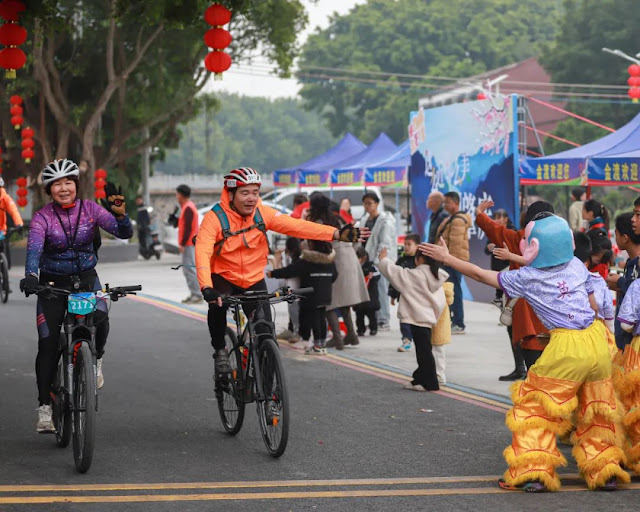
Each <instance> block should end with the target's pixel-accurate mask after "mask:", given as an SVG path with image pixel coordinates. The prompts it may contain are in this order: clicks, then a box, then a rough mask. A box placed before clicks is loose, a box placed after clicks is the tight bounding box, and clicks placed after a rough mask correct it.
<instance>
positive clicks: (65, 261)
mask: <svg viewBox="0 0 640 512" xmlns="http://www.w3.org/2000/svg"><path fill="white" fill-rule="evenodd" d="M56 213H57V215H56ZM78 215H79V216H80V218H79V219H78ZM61 221H62V224H61ZM78 221H79V222H78ZM76 225H77V226H78V229H77V233H76ZM96 226H100V227H101V228H102V229H104V230H105V231H107V232H108V233H111V234H112V235H114V236H116V237H118V238H123V239H125V238H131V236H132V235H133V228H132V227H131V221H130V220H129V217H128V216H125V217H124V218H123V219H122V220H117V219H116V218H115V217H114V216H113V215H112V214H111V213H110V212H108V211H107V210H105V209H104V208H103V207H102V206H100V205H98V204H97V203H94V202H93V201H87V200H79V201H77V202H76V204H75V206H73V207H72V208H68V209H64V208H62V207H61V206H60V205H58V204H55V203H53V202H51V203H49V204H47V205H46V206H44V207H42V208H41V209H40V210H38V211H37V212H36V213H35V214H34V215H33V218H32V219H31V225H30V228H29V240H28V242H27V258H26V264H25V275H29V274H36V275H38V271H42V272H47V273H49V274H61V275H71V274H74V273H77V272H84V271H87V270H91V269H92V268H94V267H95V266H96V263H97V262H98V259H97V258H96V253H95V251H94V250H93V238H94V234H95V230H96ZM74 237H75V239H74ZM69 241H71V247H70V244H69Z"/></svg>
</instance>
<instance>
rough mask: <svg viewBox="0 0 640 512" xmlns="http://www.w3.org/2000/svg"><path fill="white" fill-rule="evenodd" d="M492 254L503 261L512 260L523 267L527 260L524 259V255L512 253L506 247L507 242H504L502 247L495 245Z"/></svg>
mask: <svg viewBox="0 0 640 512" xmlns="http://www.w3.org/2000/svg"><path fill="white" fill-rule="evenodd" d="M493 255H494V256H495V257H496V258H498V259H499V260H503V261H513V262H514V263H517V264H518V265H520V266H521V267H524V266H525V265H526V264H527V262H526V261H525V259H524V256H520V255H519V254H514V253H512V252H511V251H510V250H509V248H508V247H507V242H505V243H504V247H496V248H495V249H494V250H493Z"/></svg>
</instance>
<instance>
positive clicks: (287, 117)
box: [153, 94, 335, 174]
mask: <svg viewBox="0 0 640 512" xmlns="http://www.w3.org/2000/svg"><path fill="white" fill-rule="evenodd" d="M217 99H218V100H219V104H218V103H214V104H213V105H211V103H210V102H211V97H206V96H205V97H204V98H203V99H202V100H201V101H202V104H203V107H202V108H201V110H200V113H199V115H198V116H197V117H196V118H195V119H193V120H192V121H190V122H188V123H186V124H184V125H181V126H180V127H179V130H180V133H181V138H180V145H179V147H178V148H177V149H175V150H169V151H167V152H166V154H165V156H164V161H156V162H155V163H154V166H153V167H154V170H156V171H159V172H163V173H169V174H183V173H223V172H226V171H228V170H229V169H232V168H233V167H238V166H251V167H255V168H256V169H258V170H263V171H273V170H275V169H281V168H284V167H288V166H292V165H295V164H298V163H301V162H303V161H305V160H307V159H309V158H311V157H313V156H316V155H318V154H320V153H322V152H323V151H326V150H327V149H328V148H329V147H330V146H332V145H333V144H334V143H335V139H334V138H333V137H332V136H331V135H330V134H329V132H328V130H327V129H326V128H324V126H322V123H321V121H320V118H319V116H318V115H317V114H315V113H311V112H306V111H305V110H304V109H303V108H302V106H301V104H300V102H299V101H298V100H295V99H278V100H275V101H270V100H268V99H266V98H252V97H247V96H239V95H236V94H228V95H227V94H224V95H220V96H219V97H218V98H217ZM207 104H209V112H208V113H207V109H206V105H207ZM217 107H218V108H219V111H218V112H217V113H215V115H214V111H215V109H216V108H217ZM207 133H209V137H207ZM207 140H209V143H208V144H209V151H207V147H208V144H207Z"/></svg>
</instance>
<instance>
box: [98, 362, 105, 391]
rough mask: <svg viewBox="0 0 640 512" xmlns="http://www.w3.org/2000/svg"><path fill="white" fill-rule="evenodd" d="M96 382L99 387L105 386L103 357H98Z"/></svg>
mask: <svg viewBox="0 0 640 512" xmlns="http://www.w3.org/2000/svg"><path fill="white" fill-rule="evenodd" d="M96 384H97V385H98V389H100V388H101V387H102V386H104V375H103V374H102V358H100V359H98V366H97V369H96Z"/></svg>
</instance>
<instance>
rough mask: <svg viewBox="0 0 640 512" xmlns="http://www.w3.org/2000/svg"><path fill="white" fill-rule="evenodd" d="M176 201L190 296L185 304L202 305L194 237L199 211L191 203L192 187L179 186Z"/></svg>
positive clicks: (180, 246)
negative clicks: (178, 209) (178, 207)
mask: <svg viewBox="0 0 640 512" xmlns="http://www.w3.org/2000/svg"><path fill="white" fill-rule="evenodd" d="M176 199H177V200H178V204H179V205H180V217H178V248H179V250H180V254H182V273H183V274H184V278H185V279H186V280H187V286H188V287H189V292H190V294H189V296H188V297H187V298H186V299H184V300H183V301H182V302H183V304H200V303H201V302H202V293H200V285H199V284H198V277H197V275H196V251H195V246H194V244H193V237H195V236H196V235H197V234H198V210H197V209H196V205H195V204H193V201H191V187H189V186H188V185H179V186H178V188H176Z"/></svg>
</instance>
